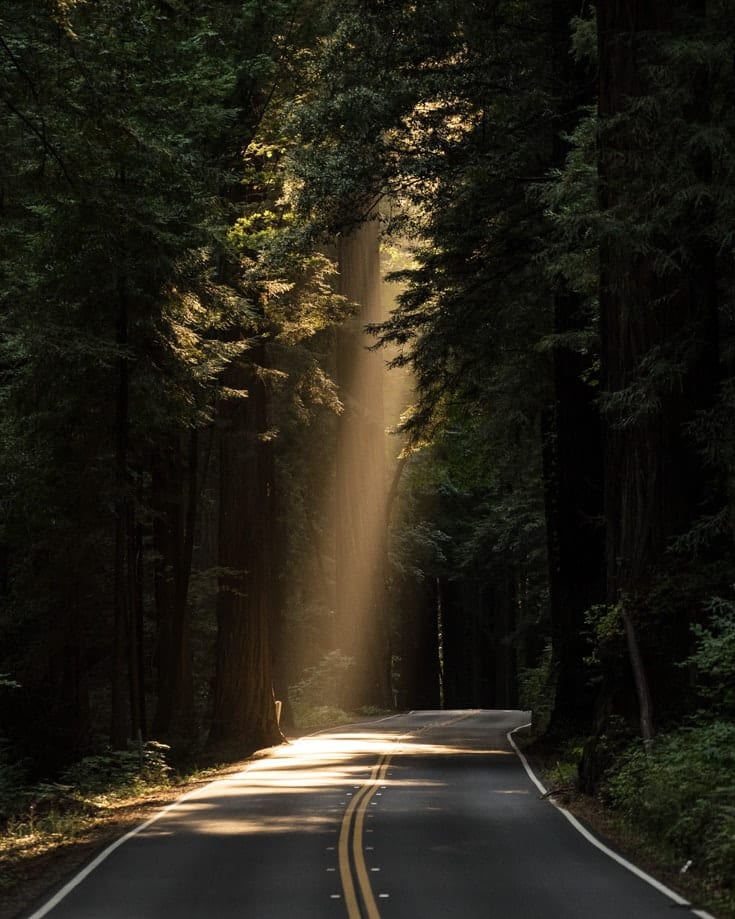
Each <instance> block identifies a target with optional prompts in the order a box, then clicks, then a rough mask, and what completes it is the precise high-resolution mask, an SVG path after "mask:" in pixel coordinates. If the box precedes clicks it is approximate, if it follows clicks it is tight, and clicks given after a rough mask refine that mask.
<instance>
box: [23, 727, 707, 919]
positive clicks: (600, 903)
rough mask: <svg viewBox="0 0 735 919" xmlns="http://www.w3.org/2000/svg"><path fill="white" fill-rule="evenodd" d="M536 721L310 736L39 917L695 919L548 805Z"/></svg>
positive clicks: (197, 804) (206, 793)
mask: <svg viewBox="0 0 735 919" xmlns="http://www.w3.org/2000/svg"><path fill="white" fill-rule="evenodd" d="M526 721H527V717H526V716H524V714H523V713H522V712H498V711H476V712H412V713H410V714H407V715H399V716H395V717H391V718H387V719H383V720H380V721H374V722H370V723H366V724H362V725H352V726H349V727H347V728H343V729H337V730H335V731H333V732H330V733H328V734H323V735H320V736H316V737H310V738H303V739H301V740H298V741H296V742H294V743H292V744H290V745H286V746H284V747H282V748H278V749H276V750H275V751H274V752H273V754H272V755H269V756H267V757H265V758H261V759H257V760H255V761H254V762H252V763H251V764H250V765H249V766H248V767H247V769H246V770H245V771H244V772H243V773H241V774H240V775H236V776H234V777H229V778H227V779H225V780H223V781H220V782H217V783H215V784H213V785H210V786H208V787H206V788H204V789H201V790H199V791H197V792H195V793H194V794H193V795H191V796H190V797H188V798H186V799H185V800H183V801H181V802H180V803H179V804H178V805H176V806H175V807H174V808H172V809H169V810H168V811H166V812H165V813H164V814H163V815H162V816H160V817H159V818H158V819H156V820H155V821H154V822H152V823H150V824H149V825H148V826H147V827H145V828H144V829H143V830H141V831H140V832H138V833H137V834H136V835H135V836H133V837H132V838H130V839H128V840H127V841H125V842H124V843H123V844H122V845H120V846H118V848H116V849H115V851H113V852H112V853H110V854H109V855H108V856H107V857H106V858H105V859H104V860H103V861H102V862H101V863H100V864H99V865H98V866H97V867H96V868H94V870H92V871H91V872H90V873H89V874H88V875H87V876H86V877H84V878H83V879H82V880H81V882H79V883H77V884H76V886H74V887H73V889H71V890H70V891H69V892H68V893H66V895H64V896H63V897H62V898H60V899H58V901H57V902H56V903H55V904H54V901H53V900H52V901H51V902H50V903H46V904H45V905H42V906H41V907H40V908H37V909H36V911H35V912H33V913H31V914H29V919H30V917H32V919H41V917H42V916H48V917H49V919H235V917H237V919H445V917H446V919H450V917H451V919H475V917H477V919H480V917H482V919H495V917H497V919H672V917H673V916H675V915H684V916H691V915H692V913H691V912H690V911H689V910H688V909H686V908H676V907H675V908H674V910H673V911H672V906H674V904H673V902H672V900H671V899H670V898H668V897H667V896H665V895H664V894H662V893H660V892H659V891H658V890H656V889H654V888H653V887H651V886H650V885H649V884H647V883H646V882H645V881H643V880H641V879H640V878H638V877H636V876H635V875H633V874H631V873H630V872H629V871H626V870H625V868H623V867H621V866H620V865H618V864H616V863H615V862H614V861H612V860H611V859H609V858H608V857H607V856H605V855H604V854H603V853H602V852H600V851H599V850H597V849H596V848H594V847H593V846H592V845H590V844H589V842H587V841H586V840H585V839H584V838H583V837H582V836H581V835H580V834H579V833H577V832H576V830H575V829H574V828H573V827H572V826H571V825H570V823H569V822H567V820H565V818H564V817H563V816H562V814H560V813H559V811H557V810H556V809H555V808H554V807H552V806H551V805H550V804H549V802H548V801H543V800H541V799H540V796H539V792H538V790H537V789H536V788H535V787H534V785H533V784H532V782H531V781H530V779H529V778H528V776H527V775H526V772H525V771H524V769H523V766H522V764H521V762H520V761H519V759H518V757H517V756H516V755H515V753H514V752H513V750H512V748H511V746H510V744H509V743H508V740H507V738H506V732H508V731H510V730H511V729H513V728H515V727H517V726H519V725H521V724H524V723H525V722H526ZM62 892H63V891H62ZM49 906H50V908H49Z"/></svg>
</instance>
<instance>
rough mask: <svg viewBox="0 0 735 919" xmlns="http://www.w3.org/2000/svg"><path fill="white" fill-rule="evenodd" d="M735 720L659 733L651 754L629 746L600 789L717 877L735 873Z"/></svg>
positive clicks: (727, 880) (722, 881)
mask: <svg viewBox="0 0 735 919" xmlns="http://www.w3.org/2000/svg"><path fill="white" fill-rule="evenodd" d="M733 775H735V724H732V723H730V722H726V721H715V722H712V723H710V724H702V725H697V726H694V727H690V728H682V729H679V730H677V731H674V732H672V733H670V734H666V735H662V736H660V737H659V738H658V739H657V741H656V744H655V746H654V748H653V750H652V752H651V753H649V754H648V755H647V754H645V753H644V752H643V750H642V749H641V748H640V747H639V746H636V747H631V748H629V749H628V751H627V753H625V754H624V756H623V757H622V758H621V760H619V762H618V768H617V770H616V772H615V774H613V775H610V776H609V777H608V779H607V782H606V787H605V795H606V797H607V799H608V800H609V802H610V803H611V804H612V805H613V807H615V808H616V809H618V810H619V811H620V812H621V813H622V814H623V815H624V816H625V818H626V820H627V821H628V822H629V823H631V824H633V825H635V826H636V827H637V828H638V829H641V830H643V831H644V832H645V833H646V834H647V835H649V836H650V837H651V838H652V839H655V840H657V841H661V842H663V844H664V845H665V846H666V848H667V849H668V851H669V853H670V855H671V856H673V857H674V858H676V859H677V860H679V861H680V863H681V864H684V863H686V862H688V861H689V860H691V862H692V864H693V865H694V866H696V867H698V868H700V869H702V871H703V873H704V874H705V875H707V876H708V878H709V879H710V880H711V881H713V882H714V883H715V884H716V885H718V886H721V887H724V888H727V887H728V885H731V884H732V879H733V878H735V784H734V783H733Z"/></svg>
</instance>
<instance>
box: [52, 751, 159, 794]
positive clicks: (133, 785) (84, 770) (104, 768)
mask: <svg viewBox="0 0 735 919" xmlns="http://www.w3.org/2000/svg"><path fill="white" fill-rule="evenodd" d="M168 749H169V748H168V747H167V746H166V745H165V744H160V743H156V742H155V741H152V740H149V741H148V742H147V743H145V744H143V745H142V747H140V748H135V747H131V748H130V749H128V750H108V751H106V752H104V753H98V754H96V755H95V756H87V757H85V758H84V759H82V760H80V761H79V762H78V763H74V765H73V766H70V767H69V768H68V769H66V770H65V771H64V773H63V775H62V777H61V780H62V782H63V783H64V784H67V785H71V786H73V787H74V788H75V789H77V790H78V791H79V792H80V793H81V794H86V795H94V794H116V793H123V792H129V791H135V790H136V789H138V788H142V787H144V786H146V785H162V784H166V783H167V782H168V779H169V775H170V772H171V767H170V766H169V765H168V763H167V762H166V753H167V752H168Z"/></svg>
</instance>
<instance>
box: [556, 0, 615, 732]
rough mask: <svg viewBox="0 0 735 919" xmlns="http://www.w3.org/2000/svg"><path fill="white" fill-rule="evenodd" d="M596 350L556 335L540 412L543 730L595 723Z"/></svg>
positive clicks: (561, 22)
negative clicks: (545, 569)
mask: <svg viewBox="0 0 735 919" xmlns="http://www.w3.org/2000/svg"><path fill="white" fill-rule="evenodd" d="M579 13H580V8H579V3H578V2H577V3H573V2H569V0H555V2H554V3H553V4H552V8H551V22H552V36H553V41H552V47H551V54H552V70H553V73H554V77H555V83H556V85H557V86H558V87H560V96H559V100H558V103H557V105H558V114H557V117H556V118H555V119H554V138H553V143H552V161H553V164H554V165H555V166H556V167H558V168H561V167H563V165H564V160H565V158H566V156H567V154H568V152H569V144H568V141H567V140H566V139H565V137H566V136H568V134H569V133H571V131H572V130H573V129H574V127H575V125H576V123H577V121H578V119H579V113H580V110H581V107H582V106H583V105H584V104H585V103H589V102H592V101H593V100H592V96H591V93H590V90H589V88H587V87H588V85H589V75H588V74H587V73H585V72H584V71H583V68H582V65H580V64H579V63H577V62H576V61H575V58H574V57H573V55H572V54H571V35H570V23H571V20H572V17H573V16H575V15H579ZM590 323H591V317H590V316H589V315H586V314H585V309H584V305H583V303H582V302H581V298H580V297H579V296H577V295H576V294H574V293H572V292H571V291H568V290H563V289H559V290H557V291H556V292H555V294H554V332H555V333H556V334H559V335H564V334H568V333H570V332H580V333H585V332H589V326H590ZM594 358H595V355H590V354H585V353H581V352H580V351H578V350H574V349H572V348H570V347H568V346H564V345H558V346H557V347H556V349H555V351H554V356H553V361H554V367H553V380H554V402H553V405H552V406H550V408H549V410H548V411H547V412H546V415H545V419H544V428H545V430H544V451H543V460H544V484H545V499H546V502H545V503H546V523H547V532H548V546H549V585H550V611H551V638H552V655H553V657H552V666H553V668H554V673H555V679H556V684H555V696H554V704H553V707H552V712H551V719H550V722H549V727H548V733H552V734H559V735H563V734H566V733H573V734H579V733H583V732H584V731H585V730H588V729H589V727H590V725H591V723H592V715H593V705H594V694H593V691H592V688H591V687H590V685H589V675H588V672H587V667H586V666H585V663H584V661H585V657H587V656H588V655H589V647H588V643H587V640H586V638H585V634H586V627H585V621H584V617H585V613H586V611H587V610H589V609H590V607H591V606H593V605H594V604H596V603H602V602H604V600H605V548H604V527H603V522H602V516H603V462H602V424H601V419H600V416H599V409H598V407H597V395H598V394H597V392H596V390H595V389H594V388H593V387H592V385H591V384H590V383H589V382H587V381H586V379H585V377H587V376H589V374H590V372H591V370H592V362H593V360H594Z"/></svg>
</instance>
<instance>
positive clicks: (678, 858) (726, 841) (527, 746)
mask: <svg viewBox="0 0 735 919" xmlns="http://www.w3.org/2000/svg"><path fill="white" fill-rule="evenodd" d="M702 730H705V729H704V728H703V729H702ZM709 739H710V743H709V744H708V743H706V742H704V741H706V738H705V739H704V741H703V738H701V737H695V736H692V731H691V730H688V729H684V730H680V731H677V732H672V734H671V735H663V736H662V737H660V738H659V740H658V741H657V745H656V747H655V749H654V752H653V753H651V754H649V755H646V754H645V753H643V751H642V750H641V749H640V748H639V747H638V746H637V745H635V746H632V747H630V748H629V749H628V750H627V751H626V752H625V753H623V755H622V756H619V757H618V758H617V760H616V761H615V763H614V765H613V766H612V767H611V768H610V769H609V770H608V773H607V776H606V778H605V780H604V781H603V782H602V783H601V786H600V789H599V792H598V793H597V794H596V795H595V796H594V797H591V796H589V795H585V794H583V793H582V792H581V791H580V790H579V786H578V775H577V766H578V763H579V760H580V754H581V744H582V742H583V739H572V740H569V741H567V742H566V743H565V744H564V745H562V746H560V745H549V744H548V742H546V741H545V740H544V738H543V737H541V736H533V735H526V736H525V737H524V736H523V735H520V737H519V735H516V741H517V742H519V746H521V747H522V749H523V750H524V753H525V754H526V756H528V757H529V759H530V760H531V763H532V765H533V768H534V770H535V771H536V772H537V774H539V775H540V777H542V779H543V781H544V784H545V785H546V787H547V788H548V789H549V791H550V792H554V796H555V797H556V799H557V800H558V801H559V803H560V804H562V805H563V806H564V807H565V808H566V809H567V810H569V811H571V812H572V813H573V814H574V815H575V816H576V817H577V818H578V819H580V820H581V821H582V822H583V823H584V824H586V825H587V826H588V827H589V828H590V829H591V830H592V831H593V832H594V833H595V834H596V835H597V836H599V837H600V838H601V839H603V841H604V842H605V843H606V844H607V845H609V846H610V848H612V849H614V850H615V851H618V852H620V853H621V854H622V855H624V856H625V857H626V858H627V859H628V860H629V861H631V862H633V863H634V864H636V865H638V866H639V867H641V868H643V869H644V870H645V871H647V872H648V873H649V874H651V875H653V876H654V877H656V878H657V879H658V880H660V881H662V882H663V883H665V884H666V885H667V886H668V887H670V888H671V889H672V890H675V891H676V892H677V893H679V894H680V895H681V896H683V897H685V898H686V899H688V900H689V901H690V902H691V903H692V904H693V906H694V908H698V909H704V910H707V911H708V912H710V913H712V914H713V915H714V916H716V917H717V919H735V872H733V871H732V863H733V862H732V859H733V853H735V808H733V806H732V798H733V795H735V782H734V780H733V775H734V774H735V773H734V772H733V771H732V756H733V753H734V752H735V751H733V749H732V748H731V747H730V746H729V745H727V746H723V745H719V744H715V746H714V749H713V745H712V731H709ZM721 739H722V738H717V740H718V741H719V740H721ZM717 751H719V754H720V755H719V756H718V755H717Z"/></svg>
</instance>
